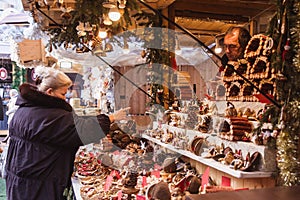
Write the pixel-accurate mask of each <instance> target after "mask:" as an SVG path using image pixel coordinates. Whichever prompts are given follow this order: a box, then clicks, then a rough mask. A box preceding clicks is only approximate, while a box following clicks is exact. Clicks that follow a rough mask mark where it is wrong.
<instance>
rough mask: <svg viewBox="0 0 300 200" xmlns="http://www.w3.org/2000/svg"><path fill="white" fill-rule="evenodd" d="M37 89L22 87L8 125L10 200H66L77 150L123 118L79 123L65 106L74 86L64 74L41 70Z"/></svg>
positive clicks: (117, 115) (115, 116) (121, 114)
mask: <svg viewBox="0 0 300 200" xmlns="http://www.w3.org/2000/svg"><path fill="white" fill-rule="evenodd" d="M35 73H36V74H37V76H38V78H37V81H36V86H35V85H30V84H27V83H25V84H23V85H21V86H20V88H19V91H20V94H19V96H18V99H17V102H16V104H17V105H18V106H19V108H18V110H17V111H16V112H15V115H14V118H13V119H12V120H11V123H10V127H9V132H10V144H9V148H8V155H7V163H6V172H7V176H6V191H7V199H8V200H19V199H26V200H28V199H43V200H46V199H53V200H60V199H64V197H63V192H64V190H65V188H68V187H69V186H70V185H71V182H70V178H71V174H72V171H73V162H74V158H75V153H76V151H77V150H78V147H79V146H81V145H84V144H88V143H91V142H99V140H100V139H101V138H103V137H105V135H106V134H107V133H108V131H109V128H110V124H111V122H112V121H114V120H121V119H124V118H125V117H126V110H127V109H128V108H127V109H122V110H119V111H117V112H115V113H114V114H112V115H109V116H108V115H98V116H97V117H90V118H82V117H80V116H77V115H76V114H75V113H74V112H73V110H72V107H71V106H70V105H69V104H68V103H67V102H66V97H65V94H66V93H67V90H68V88H69V87H70V85H71V84H72V82H71V80H70V79H69V77H68V76H67V75H66V74H64V73H63V72H61V71H59V70H56V69H53V68H46V67H41V68H37V69H36V70H35Z"/></svg>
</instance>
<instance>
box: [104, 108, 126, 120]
mask: <svg viewBox="0 0 300 200" xmlns="http://www.w3.org/2000/svg"><path fill="white" fill-rule="evenodd" d="M130 108H131V107H127V108H123V109H120V110H118V111H116V112H114V113H113V114H111V115H109V119H110V121H111V122H114V121H120V120H123V119H126V116H127V112H126V111H127V110H129V109H130Z"/></svg>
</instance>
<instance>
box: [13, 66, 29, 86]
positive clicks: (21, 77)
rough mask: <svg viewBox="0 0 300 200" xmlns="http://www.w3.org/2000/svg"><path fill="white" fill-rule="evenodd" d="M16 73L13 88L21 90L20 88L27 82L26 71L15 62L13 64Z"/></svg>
mask: <svg viewBox="0 0 300 200" xmlns="http://www.w3.org/2000/svg"><path fill="white" fill-rule="evenodd" d="M12 65H13V69H14V73H13V83H12V88H14V89H17V90H18V89H19V86H20V85H21V84H22V83H24V82H25V81H26V77H25V75H26V69H24V68H21V67H19V66H18V65H17V64H16V63H15V62H12Z"/></svg>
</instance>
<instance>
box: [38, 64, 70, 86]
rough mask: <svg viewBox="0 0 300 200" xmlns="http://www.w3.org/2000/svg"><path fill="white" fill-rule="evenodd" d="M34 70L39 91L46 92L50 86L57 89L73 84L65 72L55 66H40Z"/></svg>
mask: <svg viewBox="0 0 300 200" xmlns="http://www.w3.org/2000/svg"><path fill="white" fill-rule="evenodd" d="M34 72H35V74H36V76H37V80H36V85H37V87H38V90H39V91H42V92H45V91H46V90H47V89H49V88H52V89H53V90H56V89H58V88H61V87H65V86H68V87H69V86H71V85H72V80H71V79H70V78H69V77H68V76H67V75H66V74H65V73H64V72H62V71H60V70H57V69H55V68H52V67H41V66H39V67H36V68H35V70H34Z"/></svg>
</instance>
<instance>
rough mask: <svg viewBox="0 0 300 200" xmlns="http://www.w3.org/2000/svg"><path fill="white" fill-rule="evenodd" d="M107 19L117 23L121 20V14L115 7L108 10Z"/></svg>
mask: <svg viewBox="0 0 300 200" xmlns="http://www.w3.org/2000/svg"><path fill="white" fill-rule="evenodd" d="M108 17H109V19H110V20H111V21H118V20H119V19H120V18H121V13H120V12H119V9H118V8H117V7H115V8H111V9H109V13H108Z"/></svg>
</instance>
